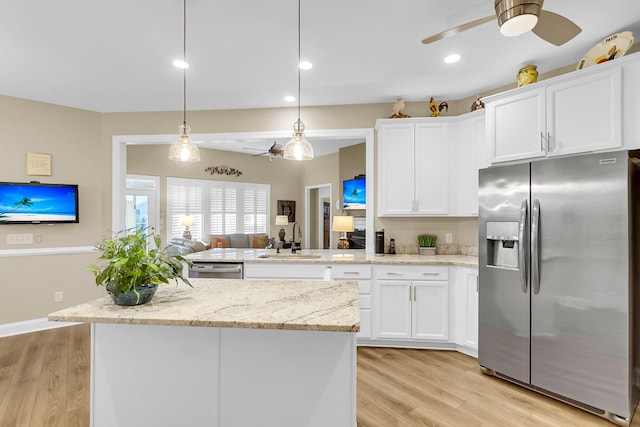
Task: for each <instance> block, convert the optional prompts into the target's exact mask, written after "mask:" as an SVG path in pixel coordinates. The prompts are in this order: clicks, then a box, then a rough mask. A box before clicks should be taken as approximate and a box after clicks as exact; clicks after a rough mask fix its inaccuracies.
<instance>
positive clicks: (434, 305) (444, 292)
mask: <svg viewBox="0 0 640 427" xmlns="http://www.w3.org/2000/svg"><path fill="white" fill-rule="evenodd" d="M375 271H376V273H375V284H374V298H375V304H374V324H375V330H376V333H375V336H376V338H378V339H400V340H408V339H416V340H434V341H446V340H448V339H449V282H448V268H447V267H444V266H424V267H423V266H406V265H404V266H376V267H375Z"/></svg>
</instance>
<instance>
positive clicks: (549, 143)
mask: <svg viewBox="0 0 640 427" xmlns="http://www.w3.org/2000/svg"><path fill="white" fill-rule="evenodd" d="M547 153H551V133H549V132H547Z"/></svg>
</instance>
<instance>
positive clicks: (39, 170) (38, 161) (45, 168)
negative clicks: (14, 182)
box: [27, 152, 51, 176]
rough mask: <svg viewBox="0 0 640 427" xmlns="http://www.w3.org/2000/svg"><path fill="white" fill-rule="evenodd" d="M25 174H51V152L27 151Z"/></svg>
mask: <svg viewBox="0 0 640 427" xmlns="http://www.w3.org/2000/svg"><path fill="white" fill-rule="evenodd" d="M27 175H40V176H51V154H45V153H30V152H27Z"/></svg>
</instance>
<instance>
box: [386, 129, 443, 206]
mask: <svg viewBox="0 0 640 427" xmlns="http://www.w3.org/2000/svg"><path fill="white" fill-rule="evenodd" d="M379 122H380V121H379ZM384 122H385V123H383V124H379V125H378V126H377V127H378V177H377V178H378V179H377V184H378V196H379V198H378V200H379V204H378V215H379V216H433V215H437V216H443V215H447V213H448V200H449V186H448V173H449V169H448V163H449V157H448V156H449V148H448V138H449V137H448V126H449V125H448V123H446V122H444V121H440V120H434V119H430V118H425V119H422V120H411V119H400V120H385V121H384Z"/></svg>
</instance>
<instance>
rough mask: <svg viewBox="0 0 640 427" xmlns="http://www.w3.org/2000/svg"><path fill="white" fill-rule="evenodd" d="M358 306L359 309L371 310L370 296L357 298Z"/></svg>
mask: <svg viewBox="0 0 640 427" xmlns="http://www.w3.org/2000/svg"><path fill="white" fill-rule="evenodd" d="M358 304H360V309H361V310H362V309H370V308H371V295H360V296H359V297H358Z"/></svg>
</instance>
